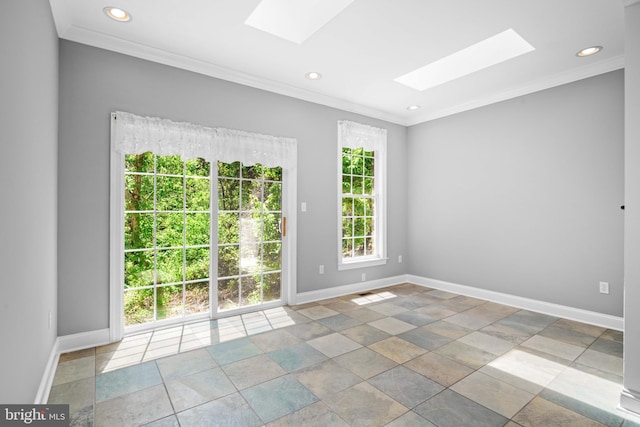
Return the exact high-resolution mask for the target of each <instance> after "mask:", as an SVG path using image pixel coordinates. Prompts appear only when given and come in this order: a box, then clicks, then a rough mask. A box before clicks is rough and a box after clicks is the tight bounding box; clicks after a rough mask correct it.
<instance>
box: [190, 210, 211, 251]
mask: <svg viewBox="0 0 640 427" xmlns="http://www.w3.org/2000/svg"><path fill="white" fill-rule="evenodd" d="M186 217H187V218H186V219H187V230H186V234H187V241H186V243H187V246H197V245H207V244H209V226H210V218H209V214H208V213H188V214H187V215H186Z"/></svg>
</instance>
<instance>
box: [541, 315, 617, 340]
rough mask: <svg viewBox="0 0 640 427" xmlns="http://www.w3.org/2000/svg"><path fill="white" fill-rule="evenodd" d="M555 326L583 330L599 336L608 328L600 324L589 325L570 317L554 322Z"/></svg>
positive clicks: (584, 332)
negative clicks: (569, 318)
mask: <svg viewBox="0 0 640 427" xmlns="http://www.w3.org/2000/svg"><path fill="white" fill-rule="evenodd" d="M553 326H557V327H559V328H565V329H569V330H572V331H576V332H581V333H583V334H587V335H592V336H594V337H599V336H600V335H602V333H603V332H604V331H605V330H606V329H605V328H601V327H600V326H595V325H587V324H586V323H580V322H576V321H573V320H568V319H559V320H557V321H556V322H555V323H554V324H553Z"/></svg>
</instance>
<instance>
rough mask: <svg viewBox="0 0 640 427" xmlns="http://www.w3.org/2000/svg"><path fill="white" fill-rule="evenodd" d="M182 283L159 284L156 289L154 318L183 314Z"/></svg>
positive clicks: (167, 317) (168, 317) (169, 317)
mask: <svg viewBox="0 0 640 427" xmlns="http://www.w3.org/2000/svg"><path fill="white" fill-rule="evenodd" d="M183 296H184V294H183V290H182V285H176V286H159V287H158V288H157V290H156V320H161V319H171V318H175V317H181V316H183V315H184V300H183Z"/></svg>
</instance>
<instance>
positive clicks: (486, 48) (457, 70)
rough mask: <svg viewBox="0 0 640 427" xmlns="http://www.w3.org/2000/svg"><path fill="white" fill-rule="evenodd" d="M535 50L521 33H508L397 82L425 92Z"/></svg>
mask: <svg viewBox="0 0 640 427" xmlns="http://www.w3.org/2000/svg"><path fill="white" fill-rule="evenodd" d="M533 50H535V48H534V47H533V46H531V45H530V44H529V43H528V42H527V41H526V40H525V39H523V38H522V37H521V36H520V35H519V34H518V33H516V32H515V31H514V30H513V29H508V30H506V31H503V32H501V33H499V34H496V35H495V36H492V37H489V38H488V39H485V40H482V41H480V42H478V43H476V44H474V45H471V46H468V47H466V48H464V49H462V50H459V51H458V52H455V53H452V54H451V55H448V56H445V57H444V58H440V59H438V60H437V61H435V62H432V63H431V64H427V65H425V66H424V67H420V68H418V69H417V70H414V71H411V72H410V73H407V74H405V75H403V76H400V77H398V78H396V79H394V80H395V81H396V82H398V83H401V84H403V85H405V86H409V87H410V88H412V89H415V90H420V91H423V90H427V89H430V88H432V87H435V86H439V85H441V84H444V83H447V82H450V81H452V80H455V79H458V78H460V77H464V76H467V75H469V74H471V73H475V72H476V71H480V70H483V69H485V68H489V67H491V66H493V65H496V64H500V63H501V62H504V61H507V60H509V59H513V58H516V57H518V56H520V55H524V54H525V53H528V52H531V51H533Z"/></svg>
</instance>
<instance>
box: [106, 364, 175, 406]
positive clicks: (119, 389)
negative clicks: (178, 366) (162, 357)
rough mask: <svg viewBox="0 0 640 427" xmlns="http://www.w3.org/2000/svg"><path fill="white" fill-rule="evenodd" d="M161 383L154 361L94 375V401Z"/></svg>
mask: <svg viewBox="0 0 640 427" xmlns="http://www.w3.org/2000/svg"><path fill="white" fill-rule="evenodd" d="M161 383H162V377H161V376H160V372H159V371H158V367H157V366H156V362H146V363H142V364H140V365H135V366H130V367H128V368H123V369H118V370H117V371H111V372H107V373H105V374H101V375H98V376H97V377H96V402H102V401H105V400H109V399H113V398H114V397H118V396H122V395H124V394H128V393H132V392H135V391H138V390H142V389H145V388H148V387H151V386H154V385H157V384H161Z"/></svg>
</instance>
